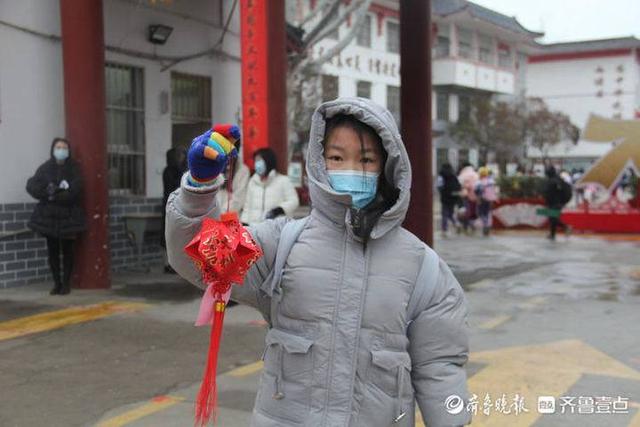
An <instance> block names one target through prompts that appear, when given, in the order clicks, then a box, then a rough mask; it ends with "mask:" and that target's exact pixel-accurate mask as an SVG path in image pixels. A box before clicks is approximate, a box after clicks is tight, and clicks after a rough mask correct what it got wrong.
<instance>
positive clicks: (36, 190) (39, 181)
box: [27, 165, 49, 200]
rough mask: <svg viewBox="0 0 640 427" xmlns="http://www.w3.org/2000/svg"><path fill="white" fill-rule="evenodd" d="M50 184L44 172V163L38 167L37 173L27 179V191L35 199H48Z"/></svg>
mask: <svg viewBox="0 0 640 427" xmlns="http://www.w3.org/2000/svg"><path fill="white" fill-rule="evenodd" d="M48 184H49V183H48V182H47V179H46V177H45V173H44V165H42V166H40V167H39V168H38V170H37V171H36V173H35V175H33V176H32V177H31V178H29V180H28V181H27V193H29V195H30V196H31V197H33V198H34V199H38V200H46V199H47V198H48V194H47V185H48Z"/></svg>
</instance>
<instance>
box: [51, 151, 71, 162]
mask: <svg viewBox="0 0 640 427" xmlns="http://www.w3.org/2000/svg"><path fill="white" fill-rule="evenodd" d="M53 157H55V159H56V160H59V161H63V160H67V159H68V158H69V149H68V148H54V149H53Z"/></svg>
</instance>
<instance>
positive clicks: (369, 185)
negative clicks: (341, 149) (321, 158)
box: [327, 170, 380, 209]
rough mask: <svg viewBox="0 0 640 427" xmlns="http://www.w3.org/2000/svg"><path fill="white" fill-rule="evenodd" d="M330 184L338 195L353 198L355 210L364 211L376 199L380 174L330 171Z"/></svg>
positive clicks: (328, 172)
mask: <svg viewBox="0 0 640 427" xmlns="http://www.w3.org/2000/svg"><path fill="white" fill-rule="evenodd" d="M327 174H328V175H329V183H330V184H331V187H332V188H333V189H334V190H336V191H337V192H338V193H346V194H349V195H350V196H351V204H352V205H353V207H354V208H357V209H362V208H364V207H365V206H367V205H368V204H369V203H371V201H372V200H373V199H374V198H375V197H376V192H377V191H378V177H379V176H380V174H379V173H376V172H364V171H355V170H330V171H327Z"/></svg>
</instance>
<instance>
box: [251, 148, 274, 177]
mask: <svg viewBox="0 0 640 427" xmlns="http://www.w3.org/2000/svg"><path fill="white" fill-rule="evenodd" d="M256 156H260V157H262V160H264V163H265V164H266V165H267V173H266V175H269V172H271V171H272V170H274V169H276V168H277V166H278V158H277V157H276V152H275V151H273V150H272V149H271V148H269V147H266V148H260V149H259V150H256V151H255V152H254V153H253V160H255V159H256Z"/></svg>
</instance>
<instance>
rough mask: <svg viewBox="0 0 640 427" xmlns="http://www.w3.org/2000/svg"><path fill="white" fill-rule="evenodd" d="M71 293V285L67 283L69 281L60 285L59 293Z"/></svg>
mask: <svg viewBox="0 0 640 427" xmlns="http://www.w3.org/2000/svg"><path fill="white" fill-rule="evenodd" d="M70 293H71V285H69V283H65V284H63V285H62V287H61V288H60V292H58V294H59V295H68V294H70Z"/></svg>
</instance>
